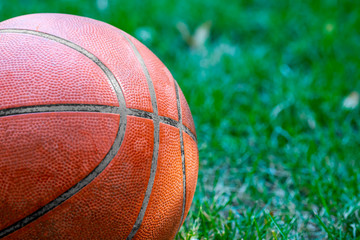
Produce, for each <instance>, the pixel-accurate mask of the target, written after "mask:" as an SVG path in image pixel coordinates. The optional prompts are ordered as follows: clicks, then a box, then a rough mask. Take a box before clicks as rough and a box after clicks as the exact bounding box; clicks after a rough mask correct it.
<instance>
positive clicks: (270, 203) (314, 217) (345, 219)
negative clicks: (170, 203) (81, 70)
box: [0, 0, 360, 239]
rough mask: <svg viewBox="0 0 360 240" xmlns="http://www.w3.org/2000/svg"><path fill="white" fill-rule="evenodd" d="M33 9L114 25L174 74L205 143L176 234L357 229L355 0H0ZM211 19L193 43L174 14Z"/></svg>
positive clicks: (358, 21)
mask: <svg viewBox="0 0 360 240" xmlns="http://www.w3.org/2000/svg"><path fill="white" fill-rule="evenodd" d="M236 2H238V3H236ZM31 12H66V13H71V14H77V15H83V16H88V17H92V18H96V19H99V20H102V21H106V22H108V23H110V24H113V25H115V26H117V27H119V28H121V29H123V30H125V31H127V32H129V33H130V34H132V35H134V36H135V37H137V38H138V39H139V40H141V41H142V42H144V43H145V44H146V45H147V46H148V47H149V48H150V49H151V50H152V51H153V52H154V53H155V54H156V55H158V56H159V57H160V58H161V59H162V60H163V62H164V63H165V64H166V65H167V66H168V68H169V69H170V70H171V72H172V73H173V75H174V77H175V78H176V79H177V80H178V82H179V84H180V86H181V88H182V90H183V92H184V94H185V96H186V97H187V100H188V102H189V105H190V107H191V110H192V113H193V116H194V119H195V122H196V126H197V133H198V140H199V150H200V172H199V179H198V185H197V191H196V194H195V197H194V200H193V205H192V208H191V212H190V213H189V215H188V217H187V219H186V222H185V224H184V226H183V227H182V228H181V231H180V233H179V234H178V235H177V238H178V239H241V238H243V239H304V238H305V239H355V238H360V210H359V209H360V184H359V182H360V171H359V167H360V160H359V159H360V151H359V146H360V145H359V144H360V134H359V129H360V121H359V119H360V118H359V117H360V116H359V109H358V108H355V109H347V108H344V106H343V100H344V99H345V98H346V96H348V95H349V94H350V93H351V92H353V91H359V90H360V81H359V80H360V60H359V53H360V32H359V29H360V5H359V3H357V2H356V1H350V0H344V1H336V0H328V1H310V0H304V1H285V0H281V1H280V0H279V1H266V0H251V1H230V0H229V1H225V0H224V1H220V0H219V1H209V0H194V1H177V2H176V3H174V2H172V1H165V0H158V1H145V2H143V1H115V0H114V1H112V0H109V1H106V0H98V1H91V2H90V1H70V0H59V1H53V2H49V1H46V2H45V1H36V0H29V1H20V0H14V1H1V2H0V20H3V19H7V18H10V17H13V16H17V15H21V14H26V13H31ZM208 20H210V21H212V27H211V29H210V37H209V38H208V39H207V41H206V42H205V43H204V44H200V46H198V47H197V48H195V49H194V48H191V47H190V46H189V45H188V44H187V43H186V42H185V41H184V40H183V39H182V37H181V34H180V32H179V31H178V29H177V26H178V23H179V22H182V23H184V24H186V25H187V26H188V27H189V29H191V31H194V30H195V29H196V27H198V26H199V25H201V24H202V23H204V22H206V21H208ZM203 30H206V29H203ZM197 40H198V41H200V42H201V40H202V39H201V38H200V39H197Z"/></svg>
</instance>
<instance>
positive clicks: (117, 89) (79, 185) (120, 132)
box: [0, 29, 127, 238]
mask: <svg viewBox="0 0 360 240" xmlns="http://www.w3.org/2000/svg"><path fill="white" fill-rule="evenodd" d="M0 33H21V34H30V35H35V36H39V37H42V38H47V39H49V40H53V41H56V42H58V43H60V44H63V45H65V46H68V47H70V48H72V49H74V50H76V51H78V52H79V53H81V54H83V55H84V56H86V57H88V58H89V59H90V60H92V61H93V62H94V63H95V64H96V65H98V66H99V67H100V68H101V69H102V70H103V72H104V73H105V75H106V76H107V78H108V80H109V81H110V84H111V86H112V87H113V89H114V91H115V94H116V97H117V99H118V102H119V110H120V116H121V117H120V124H119V128H118V131H117V135H116V137H115V141H114V143H113V145H112V146H111V148H110V150H109V152H108V153H107V154H106V156H105V158H104V159H103V160H102V161H101V162H100V163H99V165H97V166H96V167H95V169H94V170H93V171H92V172H90V173H89V174H88V175H87V176H86V177H85V178H83V179H82V180H80V181H79V182H78V183H76V184H75V185H74V186H72V187H71V188H70V189H68V190H67V191H66V192H64V193H63V194H61V195H60V196H58V197H57V198H55V199H54V200H53V201H51V202H50V203H48V204H46V205H45V206H43V207H41V208H40V209H38V210H37V211H35V212H33V213H31V214H30V215H28V216H26V217H25V218H23V219H21V220H19V221H17V222H16V223H14V224H12V225H10V226H9V227H7V228H5V229H2V230H1V231H0V238H3V237H5V236H7V235H9V234H10V233H13V232H15V231H16V230H18V229H20V228H22V227H24V226H26V225H27V224H29V223H31V222H33V221H35V220H36V219H38V218H39V217H41V216H43V215H44V214H46V213H47V212H49V211H50V210H52V209H54V208H55V207H57V206H58V205H60V204H61V203H63V202H64V201H66V200H67V199H69V198H70V197H72V196H73V195H75V194H76V193H77V192H79V191H80V190H81V189H82V188H84V187H85V186H86V185H88V184H89V183H90V182H91V181H92V180H94V179H95V178H96V177H97V176H98V175H99V174H100V173H101V172H102V171H103V170H104V169H105V168H106V167H107V166H108V164H109V163H110V162H111V160H112V159H113V158H114V157H115V156H116V154H117V153H118V151H119V150H120V147H121V144H122V142H123V139H124V135H125V130H126V123H127V116H126V105H125V98H124V95H123V92H122V90H121V87H120V84H119V82H118V81H117V80H116V78H115V76H114V74H113V73H112V72H111V71H110V69H108V68H107V67H106V66H105V64H104V63H102V62H101V61H100V60H99V59H98V58H97V57H96V56H95V55H93V54H92V53H90V52H88V51H87V50H85V49H84V48H82V47H80V46H78V45H76V44H74V43H72V42H70V41H68V40H65V39H62V38H60V37H57V36H54V35H50V34H47V33H42V32H37V31H32V30H24V29H1V30H0Z"/></svg>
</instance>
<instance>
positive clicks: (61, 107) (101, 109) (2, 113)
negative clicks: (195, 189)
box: [0, 104, 196, 142]
mask: <svg viewBox="0 0 360 240" xmlns="http://www.w3.org/2000/svg"><path fill="white" fill-rule="evenodd" d="M50 112H94V113H113V114H120V109H119V107H115V106H108V105H97V104H50V105H35V106H23V107H15V108H7V109H2V110H0V117H7V116H14V115H20V114H33V113H50ZM126 114H127V115H128V116H135V117H141V118H147V119H153V115H154V113H151V112H147V111H144V110H139V109H132V108H127V109H126ZM159 118H160V122H161V123H165V124H167V125H171V126H173V127H177V128H179V122H177V121H176V120H174V119H172V118H169V117H164V116H159ZM183 128H184V131H185V132H186V133H187V134H188V135H189V136H190V137H191V138H192V139H193V140H194V141H195V142H196V137H195V135H194V134H193V133H192V132H191V131H190V129H188V128H187V127H186V126H185V125H183Z"/></svg>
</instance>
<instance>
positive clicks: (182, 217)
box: [174, 80, 186, 231]
mask: <svg viewBox="0 0 360 240" xmlns="http://www.w3.org/2000/svg"><path fill="white" fill-rule="evenodd" d="M174 83H175V92H176V103H177V109H178V115H179V123H180V124H179V131H180V144H181V165H182V171H183V205H182V211H181V219H180V225H179V228H178V231H179V230H180V227H181V225H182V222H183V219H184V214H185V204H186V169H185V150H184V136H183V124H182V109H181V102H180V95H179V86H178V84H177V82H176V81H175V80H174Z"/></svg>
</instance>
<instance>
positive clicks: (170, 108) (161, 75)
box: [128, 35, 179, 121]
mask: <svg viewBox="0 0 360 240" xmlns="http://www.w3.org/2000/svg"><path fill="white" fill-rule="evenodd" d="M128 37H129V38H130V39H131V41H132V42H133V43H134V45H135V46H136V48H137V49H138V51H139V53H140V54H141V56H142V58H143V59H144V63H145V65H146V67H147V69H148V71H149V74H150V77H151V79H152V81H153V83H154V88H155V93H156V98H157V105H158V111H159V115H160V116H164V117H169V118H172V119H174V120H176V121H179V117H178V110H177V104H176V92H175V83H174V78H173V77H172V75H171V73H170V71H169V70H168V69H167V67H165V65H164V64H163V63H162V62H161V61H160V59H159V58H158V57H156V56H155V55H154V54H153V53H152V52H151V51H150V50H149V49H148V48H147V47H145V46H144V45H143V44H142V43H140V42H139V41H138V40H136V39H135V38H133V37H131V36H130V35H128Z"/></svg>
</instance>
